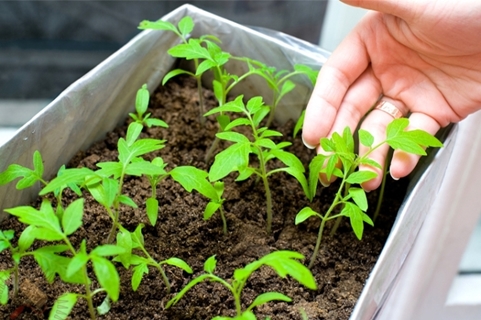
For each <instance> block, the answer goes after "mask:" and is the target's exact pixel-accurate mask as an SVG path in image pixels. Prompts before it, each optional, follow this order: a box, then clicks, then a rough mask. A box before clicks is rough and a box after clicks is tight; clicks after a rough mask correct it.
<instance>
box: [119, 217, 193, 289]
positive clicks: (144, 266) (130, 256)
mask: <svg viewBox="0 0 481 320" xmlns="http://www.w3.org/2000/svg"><path fill="white" fill-rule="evenodd" d="M143 227H144V225H142V224H140V225H138V226H137V228H136V229H135V231H134V232H129V231H128V230H126V229H125V228H122V227H121V228H120V230H119V233H118V234H117V246H119V247H121V248H123V249H124V252H123V253H121V254H119V255H118V256H117V257H115V258H114V261H118V262H121V263H122V265H123V266H124V267H125V268H126V269H129V268H130V266H134V267H133V274H132V282H131V283H132V289H133V290H134V291H137V289H138V288H139V285H140V282H141V281H142V278H143V276H144V275H145V274H148V273H149V266H151V267H154V268H156V269H157V270H158V271H159V273H160V275H161V276H162V279H163V281H164V283H165V286H166V287H167V292H170V282H169V278H167V275H166V274H165V271H164V268H163V266H164V265H171V266H175V267H178V268H180V269H182V270H183V271H185V272H187V273H192V272H193V271H192V269H191V268H190V266H189V265H188V264H187V263H186V262H185V261H184V260H182V259H179V258H175V257H173V258H169V259H167V260H163V261H159V262H157V261H156V260H155V259H154V258H152V256H151V255H150V254H149V253H148V252H147V250H146V249H145V247H144V236H143V235H142V228H143ZM134 249H135V250H136V251H140V252H142V255H138V254H135V253H133V251H132V250H134Z"/></svg>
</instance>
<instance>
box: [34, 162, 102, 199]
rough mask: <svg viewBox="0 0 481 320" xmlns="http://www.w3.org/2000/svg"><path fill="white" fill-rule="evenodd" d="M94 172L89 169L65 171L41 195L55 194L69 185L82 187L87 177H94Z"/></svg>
mask: <svg viewBox="0 0 481 320" xmlns="http://www.w3.org/2000/svg"><path fill="white" fill-rule="evenodd" d="M93 174H94V172H93V171H92V170H90V169H88V168H85V167H84V168H69V169H65V170H64V171H63V173H62V175H61V176H57V177H56V178H55V179H53V180H52V181H50V182H49V184H48V185H47V186H45V187H44V188H43V189H42V190H41V191H40V193H39V195H41V196H43V195H46V194H47V193H49V192H54V191H55V190H57V189H60V188H64V187H65V186H68V185H69V184H76V185H82V184H83V183H84V181H85V178H86V177H87V176H91V175H93Z"/></svg>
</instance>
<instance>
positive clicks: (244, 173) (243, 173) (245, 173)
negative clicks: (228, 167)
mask: <svg viewBox="0 0 481 320" xmlns="http://www.w3.org/2000/svg"><path fill="white" fill-rule="evenodd" d="M254 173H256V169H254V168H251V167H243V168H239V175H238V176H237V178H236V179H235V181H244V180H246V179H248V178H249V177H250V176H251V175H252V174H254Z"/></svg>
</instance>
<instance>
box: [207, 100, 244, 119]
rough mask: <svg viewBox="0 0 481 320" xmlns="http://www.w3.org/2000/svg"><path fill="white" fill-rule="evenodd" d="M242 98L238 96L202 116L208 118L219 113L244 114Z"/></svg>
mask: <svg viewBox="0 0 481 320" xmlns="http://www.w3.org/2000/svg"><path fill="white" fill-rule="evenodd" d="M243 98H244V97H243V96H242V95H240V96H238V97H237V98H236V99H235V100H232V101H229V102H227V103H225V104H224V105H222V106H220V107H216V108H213V109H211V110H209V111H208V112H206V113H205V114H204V116H210V115H212V114H215V113H219V112H244V111H245V107H244V102H242V99H243Z"/></svg>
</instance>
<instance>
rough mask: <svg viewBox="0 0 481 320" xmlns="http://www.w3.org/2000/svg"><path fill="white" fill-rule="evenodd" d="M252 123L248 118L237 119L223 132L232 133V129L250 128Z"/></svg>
mask: <svg viewBox="0 0 481 320" xmlns="http://www.w3.org/2000/svg"><path fill="white" fill-rule="evenodd" d="M250 124H251V123H250V121H249V120H248V119H246V118H237V119H234V120H232V121H231V122H230V123H229V124H228V125H226V126H225V127H224V128H223V130H224V131H230V130H232V128H235V127H237V126H250Z"/></svg>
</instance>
